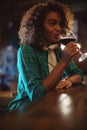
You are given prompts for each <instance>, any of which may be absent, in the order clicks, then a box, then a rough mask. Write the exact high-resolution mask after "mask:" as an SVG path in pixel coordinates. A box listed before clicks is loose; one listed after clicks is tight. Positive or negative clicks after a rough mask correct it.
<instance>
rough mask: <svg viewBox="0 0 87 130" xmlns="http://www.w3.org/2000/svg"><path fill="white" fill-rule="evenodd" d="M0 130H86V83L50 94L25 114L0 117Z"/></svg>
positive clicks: (17, 113)
mask: <svg viewBox="0 0 87 130" xmlns="http://www.w3.org/2000/svg"><path fill="white" fill-rule="evenodd" d="M0 130H87V83H85V82H84V83H83V84H76V85H74V86H72V87H71V88H69V89H62V90H58V91H56V90H53V91H51V92H49V93H47V94H46V95H45V96H43V97H42V98H40V99H39V100H37V101H34V102H32V103H30V104H29V105H28V107H27V108H26V110H25V111H24V112H10V113H7V114H5V115H3V116H0Z"/></svg>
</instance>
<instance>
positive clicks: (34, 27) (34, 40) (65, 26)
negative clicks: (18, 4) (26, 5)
mask: <svg viewBox="0 0 87 130" xmlns="http://www.w3.org/2000/svg"><path fill="white" fill-rule="evenodd" d="M48 11H54V12H57V13H58V14H60V16H61V18H62V25H61V27H62V32H61V33H62V34H63V35H65V34H67V32H69V30H71V29H72V25H73V21H74V19H73V18H74V17H73V14H72V13H71V11H70V9H69V8H68V7H67V6H66V5H64V4H62V3H60V2H46V3H39V4H36V5H34V6H33V7H32V8H30V9H29V10H28V11H26V13H25V14H24V16H23V18H22V21H21V24H20V30H19V32H18V33H19V38H20V45H21V44H25V43H27V44H31V45H32V46H34V47H36V48H41V47H42V42H41V41H42V39H43V22H44V19H45V17H46V14H47V12H48Z"/></svg>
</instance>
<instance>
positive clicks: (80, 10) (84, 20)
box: [0, 0, 87, 83]
mask: <svg viewBox="0 0 87 130" xmlns="http://www.w3.org/2000/svg"><path fill="white" fill-rule="evenodd" d="M44 1H48V0H2V1H0V77H4V82H5V83H7V82H9V81H17V75H18V73H17V68H16V59H17V50H18V48H19V45H18V42H19V38H18V30H19V26H20V21H21V17H22V15H23V13H24V12H25V11H26V10H27V9H28V8H30V7H31V6H33V5H34V4H36V3H38V2H44ZM55 1H60V2H62V3H65V4H66V5H68V6H69V7H70V9H71V11H72V12H73V13H74V15H75V24H74V29H73V30H74V32H75V33H76V35H77V36H78V41H79V43H80V44H81V50H82V52H86V51H87V1H86V0H55ZM74 60H75V59H74ZM75 62H76V64H77V65H78V67H79V68H81V69H82V70H83V71H84V73H85V74H86V73H87V60H85V61H84V62H81V63H79V62H78V61H77V60H75ZM0 82H2V81H1V80H0Z"/></svg>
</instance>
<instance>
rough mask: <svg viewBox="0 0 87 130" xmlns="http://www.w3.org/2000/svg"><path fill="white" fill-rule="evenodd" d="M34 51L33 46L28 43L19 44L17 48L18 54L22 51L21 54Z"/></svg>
mask: <svg viewBox="0 0 87 130" xmlns="http://www.w3.org/2000/svg"><path fill="white" fill-rule="evenodd" d="M34 52H35V48H34V47H32V46H31V45H29V44H24V45H21V46H20V47H19V49H18V54H20V53H22V54H28V53H34Z"/></svg>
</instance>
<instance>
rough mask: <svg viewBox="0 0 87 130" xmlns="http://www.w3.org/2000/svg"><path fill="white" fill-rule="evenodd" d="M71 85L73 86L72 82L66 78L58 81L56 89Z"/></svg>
mask: <svg viewBox="0 0 87 130" xmlns="http://www.w3.org/2000/svg"><path fill="white" fill-rule="evenodd" d="M71 86H72V82H71V81H70V80H68V79H64V80H61V81H60V82H58V84H57V86H56V90H58V89H63V88H70V87H71Z"/></svg>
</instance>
